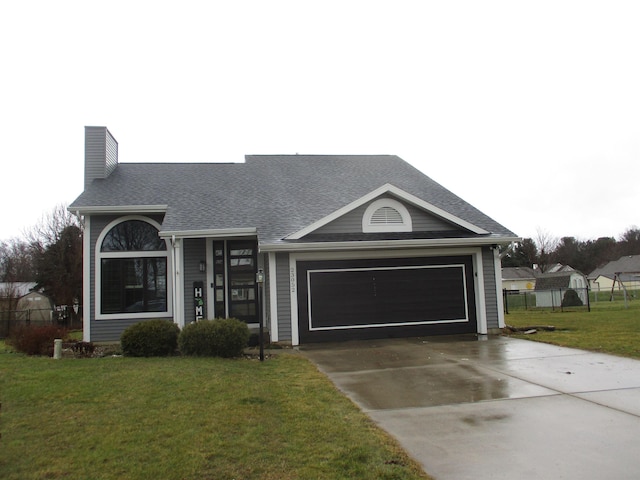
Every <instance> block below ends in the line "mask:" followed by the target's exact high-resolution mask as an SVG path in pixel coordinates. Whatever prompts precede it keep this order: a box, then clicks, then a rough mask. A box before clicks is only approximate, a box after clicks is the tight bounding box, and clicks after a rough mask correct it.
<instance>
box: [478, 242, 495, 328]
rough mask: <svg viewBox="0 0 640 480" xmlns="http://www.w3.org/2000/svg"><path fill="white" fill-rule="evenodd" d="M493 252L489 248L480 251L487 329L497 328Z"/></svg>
mask: <svg viewBox="0 0 640 480" xmlns="http://www.w3.org/2000/svg"><path fill="white" fill-rule="evenodd" d="M494 261H495V260H494V258H493V252H492V251H491V249H490V248H487V247H484V248H483V249H482V265H483V270H484V271H483V272H482V274H483V276H484V292H485V294H484V300H485V304H486V307H487V328H489V329H491V328H498V299H497V298H496V270H495V267H494Z"/></svg>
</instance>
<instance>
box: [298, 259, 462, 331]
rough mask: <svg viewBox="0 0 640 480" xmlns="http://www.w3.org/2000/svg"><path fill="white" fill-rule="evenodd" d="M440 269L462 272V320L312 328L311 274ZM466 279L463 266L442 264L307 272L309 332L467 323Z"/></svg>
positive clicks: (328, 269)
mask: <svg viewBox="0 0 640 480" xmlns="http://www.w3.org/2000/svg"><path fill="white" fill-rule="evenodd" d="M436 268H437V269H441V268H460V269H461V271H462V283H463V292H465V295H464V312H465V316H464V318H459V319H450V320H431V321H429V320H423V321H418V322H395V323H371V324H363V325H335V326H331V327H314V326H313V319H312V316H311V304H312V296H311V274H312V273H329V272H331V273H332V272H363V271H380V270H426V269H436ZM466 292H467V279H466V269H465V265H464V264H443V265H439V264H438V265H403V266H397V267H355V268H326V269H317V270H307V295H309V305H308V307H307V308H308V318H309V322H308V323H309V331H310V332H314V331H323V330H324V331H326V330H351V329H357V328H377V327H406V326H409V325H433V324H440V323H465V322H468V321H469V302H468V300H467V295H466Z"/></svg>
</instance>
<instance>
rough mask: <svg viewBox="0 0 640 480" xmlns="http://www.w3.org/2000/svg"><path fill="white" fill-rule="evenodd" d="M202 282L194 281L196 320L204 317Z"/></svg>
mask: <svg viewBox="0 0 640 480" xmlns="http://www.w3.org/2000/svg"><path fill="white" fill-rule="evenodd" d="M202 290H203V284H202V282H193V305H194V308H195V313H196V322H197V321H198V320H202V319H203V318H204V298H203V296H202Z"/></svg>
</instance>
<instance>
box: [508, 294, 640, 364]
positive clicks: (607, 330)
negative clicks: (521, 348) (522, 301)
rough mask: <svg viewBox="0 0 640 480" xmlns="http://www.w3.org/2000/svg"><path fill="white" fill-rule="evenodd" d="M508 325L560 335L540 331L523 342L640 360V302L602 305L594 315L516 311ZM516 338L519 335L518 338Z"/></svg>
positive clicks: (594, 308)
mask: <svg viewBox="0 0 640 480" xmlns="http://www.w3.org/2000/svg"><path fill="white" fill-rule="evenodd" d="M505 322H506V324H507V325H513V326H515V327H525V326H535V325H552V326H555V327H556V331H553V332H546V331H541V330H539V331H538V333H536V334H533V335H522V334H517V335H518V336H521V337H522V338H526V339H528V340H535V341H539V342H546V343H552V344H554V345H562V346H565V347H573V348H581V349H584V350H591V351H595V352H602V353H611V354H614V355H622V356H626V357H632V358H638V359H640V301H638V300H633V301H631V302H629V308H625V304H624V302H623V301H614V302H609V301H599V302H597V303H592V304H591V312H587V311H586V310H583V311H575V312H560V311H557V310H556V311H555V312H551V311H549V310H526V311H525V310H513V311H511V312H510V313H509V314H508V315H505ZM514 335H515V334H514Z"/></svg>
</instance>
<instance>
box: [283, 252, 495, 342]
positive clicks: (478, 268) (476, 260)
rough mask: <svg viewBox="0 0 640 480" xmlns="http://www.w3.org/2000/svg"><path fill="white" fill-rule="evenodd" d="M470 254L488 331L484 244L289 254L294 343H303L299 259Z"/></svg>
mask: <svg viewBox="0 0 640 480" xmlns="http://www.w3.org/2000/svg"><path fill="white" fill-rule="evenodd" d="M464 255H470V256H471V257H472V262H473V264H474V270H475V271H474V276H473V277H474V279H475V280H474V281H475V285H474V287H475V288H474V291H475V300H476V318H477V323H478V333H480V334H486V333H487V309H486V302H485V298H484V296H485V291H484V278H483V270H482V265H483V262H482V249H481V248H443V249H433V250H431V249H417V250H412V249H410V250H402V251H397V250H378V251H344V252H335V251H332V252H300V253H290V254H289V282H290V284H289V294H290V298H291V302H290V304H291V312H290V314H291V344H292V345H294V346H295V345H299V344H300V332H299V327H298V321H299V318H298V295H297V290H298V281H297V278H296V277H297V273H296V272H297V267H298V265H297V263H298V262H299V261H313V260H359V259H378V258H412V257H426V258H429V257H443V256H464Z"/></svg>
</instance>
